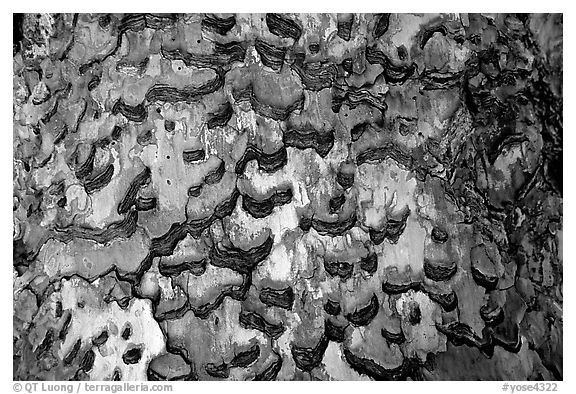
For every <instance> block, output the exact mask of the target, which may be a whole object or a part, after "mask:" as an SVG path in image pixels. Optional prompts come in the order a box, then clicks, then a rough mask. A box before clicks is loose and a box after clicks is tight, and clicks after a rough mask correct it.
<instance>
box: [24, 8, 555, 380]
mask: <svg viewBox="0 0 576 394" xmlns="http://www.w3.org/2000/svg"><path fill="white" fill-rule="evenodd" d="M562 23H563V22H562V15H512V14H510V15H494V14H486V15H480V14H475V15H473V14H469V15H468V14H466V15H464V14H460V15H458V14H446V15H429V14H424V15H422V14H420V15H410V14H399V15H395V14H392V15H390V14H339V15H333V14H330V15H329V14H314V15H301V14H293V15H288V14H286V15H279V14H262V15H260V14H249V15H246V14H244V15H240V14H236V15H234V14H227V15H223V14H219V15H211V14H210V15H203V14H202V15H201V14H192V15H168V14H163V15H150V14H138V15H111V14H110V15H107V14H103V15H89V14H79V15H72V14H30V15H15V16H14V32H15V36H14V37H15V39H14V50H13V70H14V76H13V78H14V102H13V109H14V120H13V124H14V128H13V145H14V173H13V174H14V175H13V176H14V198H13V200H14V207H13V209H14V241H13V247H14V252H13V283H14V316H13V324H14V335H13V358H14V379H22V380H53V379H56V380H69V379H80V380H85V379H93V380H119V379H122V380H145V379H150V380H196V379H200V380H212V379H231V380H369V379H376V380H390V379H412V380H420V379H427V380H456V379H457V380H460V379H470V380H475V379H495V380H498V379H504V380H527V379H546V380H557V379H562V378H563V369H562V360H563V355H562V337H563V332H562V331H563V329H562V319H563V314H562V303H563V295H562V294H563V291H562V285H563V282H562V228H563V225H562V220H563V219H562V217H563V216H562V132H563V125H562V121H563V118H562V97H563V93H562V72H563V69H562V67H563V66H562V56H563V49H562V45H563V43H562Z"/></svg>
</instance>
